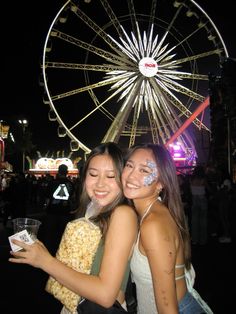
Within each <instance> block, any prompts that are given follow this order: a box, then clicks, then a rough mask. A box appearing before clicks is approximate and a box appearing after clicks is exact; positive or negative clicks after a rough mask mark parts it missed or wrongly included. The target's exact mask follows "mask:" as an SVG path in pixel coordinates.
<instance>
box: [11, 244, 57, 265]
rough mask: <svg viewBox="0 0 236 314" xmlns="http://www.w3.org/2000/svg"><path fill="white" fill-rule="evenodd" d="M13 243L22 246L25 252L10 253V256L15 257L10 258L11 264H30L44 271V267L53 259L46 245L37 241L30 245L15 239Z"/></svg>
mask: <svg viewBox="0 0 236 314" xmlns="http://www.w3.org/2000/svg"><path fill="white" fill-rule="evenodd" d="M12 242H13V243H14V244H16V245H18V246H20V247H21V248H22V249H23V251H18V252H13V251H10V254H11V255H12V256H13V257H11V258H9V262H12V263H16V264H28V265H31V266H34V267H37V268H41V269H43V267H44V266H45V265H47V263H50V260H51V259H52V258H53V257H52V255H51V254H50V253H49V252H48V250H47V248H46V247H45V246H44V244H43V243H42V242H40V241H39V240H36V241H35V242H34V243H33V244H30V245H29V244H26V243H24V242H22V241H18V240H16V239H13V240H12Z"/></svg>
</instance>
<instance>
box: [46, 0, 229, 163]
mask: <svg viewBox="0 0 236 314" xmlns="http://www.w3.org/2000/svg"><path fill="white" fill-rule="evenodd" d="M227 57H228V52H227V49H226V46H225V44H224V41H223V39H222V37H221V35H220V33H219V31H218V29H217V27H216V25H215V24H214V22H213V21H212V20H211V18H210V17H209V16H208V14H207V13H206V12H205V11H204V10H203V8H202V7H200V6H199V5H198V4H197V2H196V1H192V0H189V1H181V0H178V1H173V0H168V1H164V2H163V1H159V0H146V1H145V2H142V1H138V0H120V1H119V2H118V1H111V0H100V1H84V0H80V1H77V0H74V1H73V0H72V1H67V2H66V3H65V4H64V5H63V6H62V7H61V8H60V9H59V11H58V13H57V14H56V16H55V18H54V19H53V21H52V23H51V25H50V27H49V31H48V33H47V36H46V40H45V45H44V51H43V61H42V71H43V83H44V87H45V97H44V102H45V103H46V104H48V105H49V107H50V111H49V119H50V120H51V121H57V122H58V135H59V136H61V137H63V136H69V137H70V139H71V150H77V149H81V150H82V151H83V152H84V153H85V154H87V153H89V152H90V149H91V147H93V146H95V145H96V144H98V143H99V142H105V141H114V142H119V143H121V144H122V145H124V146H126V147H129V146H131V145H133V144H135V143H138V142H153V143H161V144H164V145H166V147H167V148H168V149H169V150H170V152H171V154H172V156H173V158H174V160H175V161H176V163H177V165H180V166H181V165H182V166H191V165H193V164H194V163H196V159H197V151H196V148H195V140H194V137H193V132H192V131H191V128H192V127H193V126H194V127H195V128H197V129H199V131H201V130H205V131H206V132H210V127H209V122H207V115H208V116H209V106H208V105H209V96H208V79H209V77H208V76H209V73H214V74H217V73H218V72H219V70H220V64H221V62H222V61H223V60H224V59H225V58H227ZM190 126H191V128H190Z"/></svg>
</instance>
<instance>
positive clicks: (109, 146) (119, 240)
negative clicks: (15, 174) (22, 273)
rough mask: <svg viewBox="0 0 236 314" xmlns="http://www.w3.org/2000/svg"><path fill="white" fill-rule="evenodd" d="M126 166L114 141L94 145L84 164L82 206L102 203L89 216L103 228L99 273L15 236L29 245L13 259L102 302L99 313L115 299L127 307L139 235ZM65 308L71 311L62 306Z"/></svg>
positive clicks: (22, 245) (98, 256)
mask: <svg viewBox="0 0 236 314" xmlns="http://www.w3.org/2000/svg"><path fill="white" fill-rule="evenodd" d="M123 166H124V160H123V154H122V151H121V150H120V149H119V147H118V146H117V145H116V144H115V143H104V144H101V145H99V146H97V147H96V148H94V149H93V150H92V152H91V153H90V155H89V156H88V158H87V160H86V163H85V164H84V166H83V173H82V175H81V184H82V185H81V186H82V191H81V197H80V212H81V211H83V212H85V211H86V208H88V206H89V204H90V202H91V200H93V201H94V200H96V202H98V204H99V205H100V206H99V207H98V208H99V210H98V211H97V212H94V213H93V215H92V218H91V219H92V221H93V222H94V223H96V224H97V225H98V226H100V228H101V231H102V240H101V243H100V244H99V247H98V250H97V252H96V254H95V258H94V261H95V262H96V265H95V268H96V269H97V273H95V274H93V275H88V274H84V273H80V272H77V271H76V270H73V269H72V268H69V267H68V266H66V265H65V264H63V263H62V262H60V261H59V260H58V259H56V258H55V257H53V256H52V255H51V254H50V253H49V252H48V250H47V249H46V247H45V246H44V244H43V243H42V242H40V241H37V242H35V243H34V244H32V245H27V244H25V243H23V242H19V241H14V242H15V244H17V245H20V246H21V247H22V248H24V250H25V251H24V252H15V253H14V252H11V254H12V258H10V259H9V261H10V262H13V263H18V264H20V263H23V264H29V265H32V266H34V267H38V268H40V269H42V270H43V271H45V272H47V273H48V274H49V275H51V276H52V277H54V278H55V279H56V280H57V281H58V282H60V283H61V284H62V285H63V286H65V287H67V288H68V289H70V290H72V291H73V292H75V293H76V294H78V295H80V296H82V297H84V298H86V299H89V300H91V301H92V302H95V303H96V304H99V305H101V306H102V312H101V313H111V312H106V311H107V310H106V308H108V310H109V308H110V307H111V306H112V305H113V303H114V302H115V301H118V302H119V304H120V305H121V306H122V308H123V309H124V311H125V308H126V302H125V290H126V285H127V281H128V275H129V259H130V256H131V253H132V249H133V245H134V243H135V240H136V237H137V215H136V212H135V211H134V209H133V207H131V206H128V205H127V204H126V201H125V198H124V196H123V192H122V184H121V173H122V169H123ZM82 304H83V303H82ZM62 313H63V314H64V313H68V311H67V310H66V309H65V308H63V310H62ZM89 314H91V313H89Z"/></svg>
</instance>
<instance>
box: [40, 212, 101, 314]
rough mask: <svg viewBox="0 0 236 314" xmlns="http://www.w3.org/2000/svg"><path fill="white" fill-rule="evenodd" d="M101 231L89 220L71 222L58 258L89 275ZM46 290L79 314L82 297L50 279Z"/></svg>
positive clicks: (67, 227)
mask: <svg viewBox="0 0 236 314" xmlns="http://www.w3.org/2000/svg"><path fill="white" fill-rule="evenodd" d="M101 236H102V235H101V230H100V228H99V227H98V226H96V225H95V224H93V223H92V222H90V221H89V220H88V219H87V218H79V219H75V220H73V221H71V222H69V223H68V224H67V226H66V228H65V231H64V234H63V236H62V239H61V242H60V245H59V248H58V250H57V253H56V258H57V259H58V260H60V261H61V262H63V263H64V264H66V265H67V266H69V267H71V268H73V269H75V270H77V271H79V272H82V273H86V274H89V273H90V270H91V266H92V263H93V259H94V256H95V253H96V251H97V248H98V244H99V242H100V240H101ZM45 290H46V291H47V292H49V293H51V294H52V295H53V296H54V297H55V298H56V299H58V300H59V301H60V302H61V303H62V304H63V305H64V306H65V307H66V308H67V309H68V310H69V311H70V312H71V313H73V314H76V313H77V310H76V309H77V306H78V303H79V302H80V299H81V297H80V296H79V295H77V294H75V293H74V292H72V291H71V290H69V289H67V288H66V287H64V286H63V285H61V284H60V283H59V282H58V281H56V280H55V279H54V278H53V277H51V276H50V277H49V279H48V281H47V284H46V287H45Z"/></svg>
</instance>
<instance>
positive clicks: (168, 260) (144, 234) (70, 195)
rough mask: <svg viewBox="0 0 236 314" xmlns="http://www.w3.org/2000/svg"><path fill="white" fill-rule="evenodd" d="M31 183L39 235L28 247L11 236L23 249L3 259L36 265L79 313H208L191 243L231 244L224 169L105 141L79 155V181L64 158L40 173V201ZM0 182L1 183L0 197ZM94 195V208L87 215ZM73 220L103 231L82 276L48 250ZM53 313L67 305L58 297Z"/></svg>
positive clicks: (153, 148)
mask: <svg viewBox="0 0 236 314" xmlns="http://www.w3.org/2000/svg"><path fill="white" fill-rule="evenodd" d="M24 180H25V182H27V180H29V178H27V177H26V178H24ZM31 182H33V179H32V178H31ZM34 185H37V186H38V182H37V184H32V185H30V180H29V181H28V184H27V185H26V186H28V188H27V189H26V188H25V190H27V191H28V192H29V195H30V198H28V202H30V203H31V202H35V201H36V202H37V203H38V202H40V204H42V206H43V208H44V210H45V213H46V215H45V217H46V218H45V221H44V223H43V225H44V227H43V228H45V230H47V229H48V232H45V233H44V235H45V237H44V238H42V239H40V240H41V241H39V240H37V241H36V242H35V243H34V244H33V245H27V244H25V243H23V242H19V241H17V240H16V241H15V244H17V245H19V246H21V247H22V248H23V249H24V251H19V252H11V254H12V257H11V258H10V259H9V261H10V262H12V263H23V264H29V265H32V266H34V267H37V268H40V269H42V270H43V271H45V272H46V273H48V274H49V276H52V277H53V278H55V280H57V281H58V282H59V283H60V284H62V285H63V286H65V287H67V288H68V289H70V290H71V291H73V292H74V293H76V294H78V295H80V296H82V301H83V302H81V303H80V304H78V307H77V311H78V313H90V314H91V313H127V311H128V312H130V313H131V311H132V313H136V311H137V313H138V314H144V313H145V314H146V313H148V314H152V313H157V312H160V313H168V314H169V313H181V314H189V313H194V314H197V313H199V314H200V313H207V314H208V313H209V314H210V313H212V310H211V309H210V308H209V306H208V305H207V304H206V303H205V302H204V300H203V299H202V298H201V296H200V295H199V294H198V293H197V291H196V290H195V289H194V276H195V273H194V269H193V267H192V264H191V245H201V246H203V245H206V244H207V242H208V241H209V237H215V236H218V240H219V242H220V243H230V242H231V241H232V236H231V224H230V215H231V211H232V204H233V201H234V197H235V193H234V185H233V183H232V181H231V180H230V178H229V176H228V175H226V172H224V171H222V172H219V171H218V172H217V171H214V169H212V168H210V167H208V168H206V167H203V166H201V165H198V166H196V167H195V169H194V170H193V172H192V173H189V174H180V173H177V171H176V167H175V165H174V162H173V160H172V158H171V156H170V153H169V152H168V150H167V149H166V148H164V147H163V146H161V145H155V144H142V145H141V144H140V145H136V146H134V147H132V148H130V149H129V150H127V151H126V152H125V154H124V152H123V151H122V150H121V149H120V148H119V147H118V145H117V144H114V143H105V144H101V145H99V146H97V147H95V148H94V149H93V150H92V152H91V153H90V155H89V156H88V159H87V160H86V162H85V164H84V166H83V171H82V172H81V175H80V180H79V184H78V183H76V182H73V180H71V178H68V176H67V169H66V167H64V165H63V166H62V167H61V168H59V170H58V175H57V177H56V178H55V179H53V178H50V179H49V178H47V186H46V188H45V189H44V197H43V199H42V198H40V194H37V196H36V197H35V196H34V197H32V186H34ZM26 186H25V187H26ZM8 188H10V183H9V185H8V187H5V188H4V189H2V191H1V193H2V195H4V194H5V193H4V192H5V191H6V190H7V189H8ZM78 191H79V192H78ZM4 197H5V196H4ZM4 197H3V198H4ZM66 197H67V200H65V198H66ZM66 201H67V202H66ZM63 202H64V203H63ZM94 202H95V203H97V204H99V206H97V207H95V209H93V211H92V213H91V203H94ZM63 204H64V205H63ZM10 213H11V215H13V216H16V215H17V214H16V213H14V211H11V212H10ZM8 214H9V213H8ZM23 214H24V215H26V213H23V212H22V215H23ZM81 217H87V219H89V221H90V222H91V223H92V224H94V225H96V226H99V228H100V230H101V233H102V237H101V242H100V243H99V246H98V249H97V251H96V252H95V253H94V260H93V261H94V262H93V265H92V266H91V273H90V274H85V273H83V272H82V271H81V272H79V271H77V270H75V269H72V268H71V267H68V266H67V265H65V264H64V263H62V262H61V261H60V260H59V259H58V258H57V256H56V251H57V249H58V248H59V247H60V241H61V237H62V236H63V232H64V230H66V226H67V225H68V223H69V221H75V220H76V219H81ZM52 233H53V235H52ZM111 274H112V275H111ZM129 274H131V276H129ZM130 280H132V281H131V282H132V284H131V285H129V281H130ZM127 287H129V289H131V290H130V291H128V292H129V295H130V294H131V295H133V298H134V299H135V300H136V302H135V304H136V303H137V309H136V310H135V311H134V309H133V307H132V309H131V308H130V299H129V300H128V298H127ZM130 287H131V288H130ZM131 299H132V298H131ZM132 300H133V299H132ZM131 303H132V302H131ZM132 305H133V303H132ZM61 313H62V314H67V313H71V312H70V311H69V310H68V308H67V307H66V306H65V304H64V306H63V307H62V311H61Z"/></svg>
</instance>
